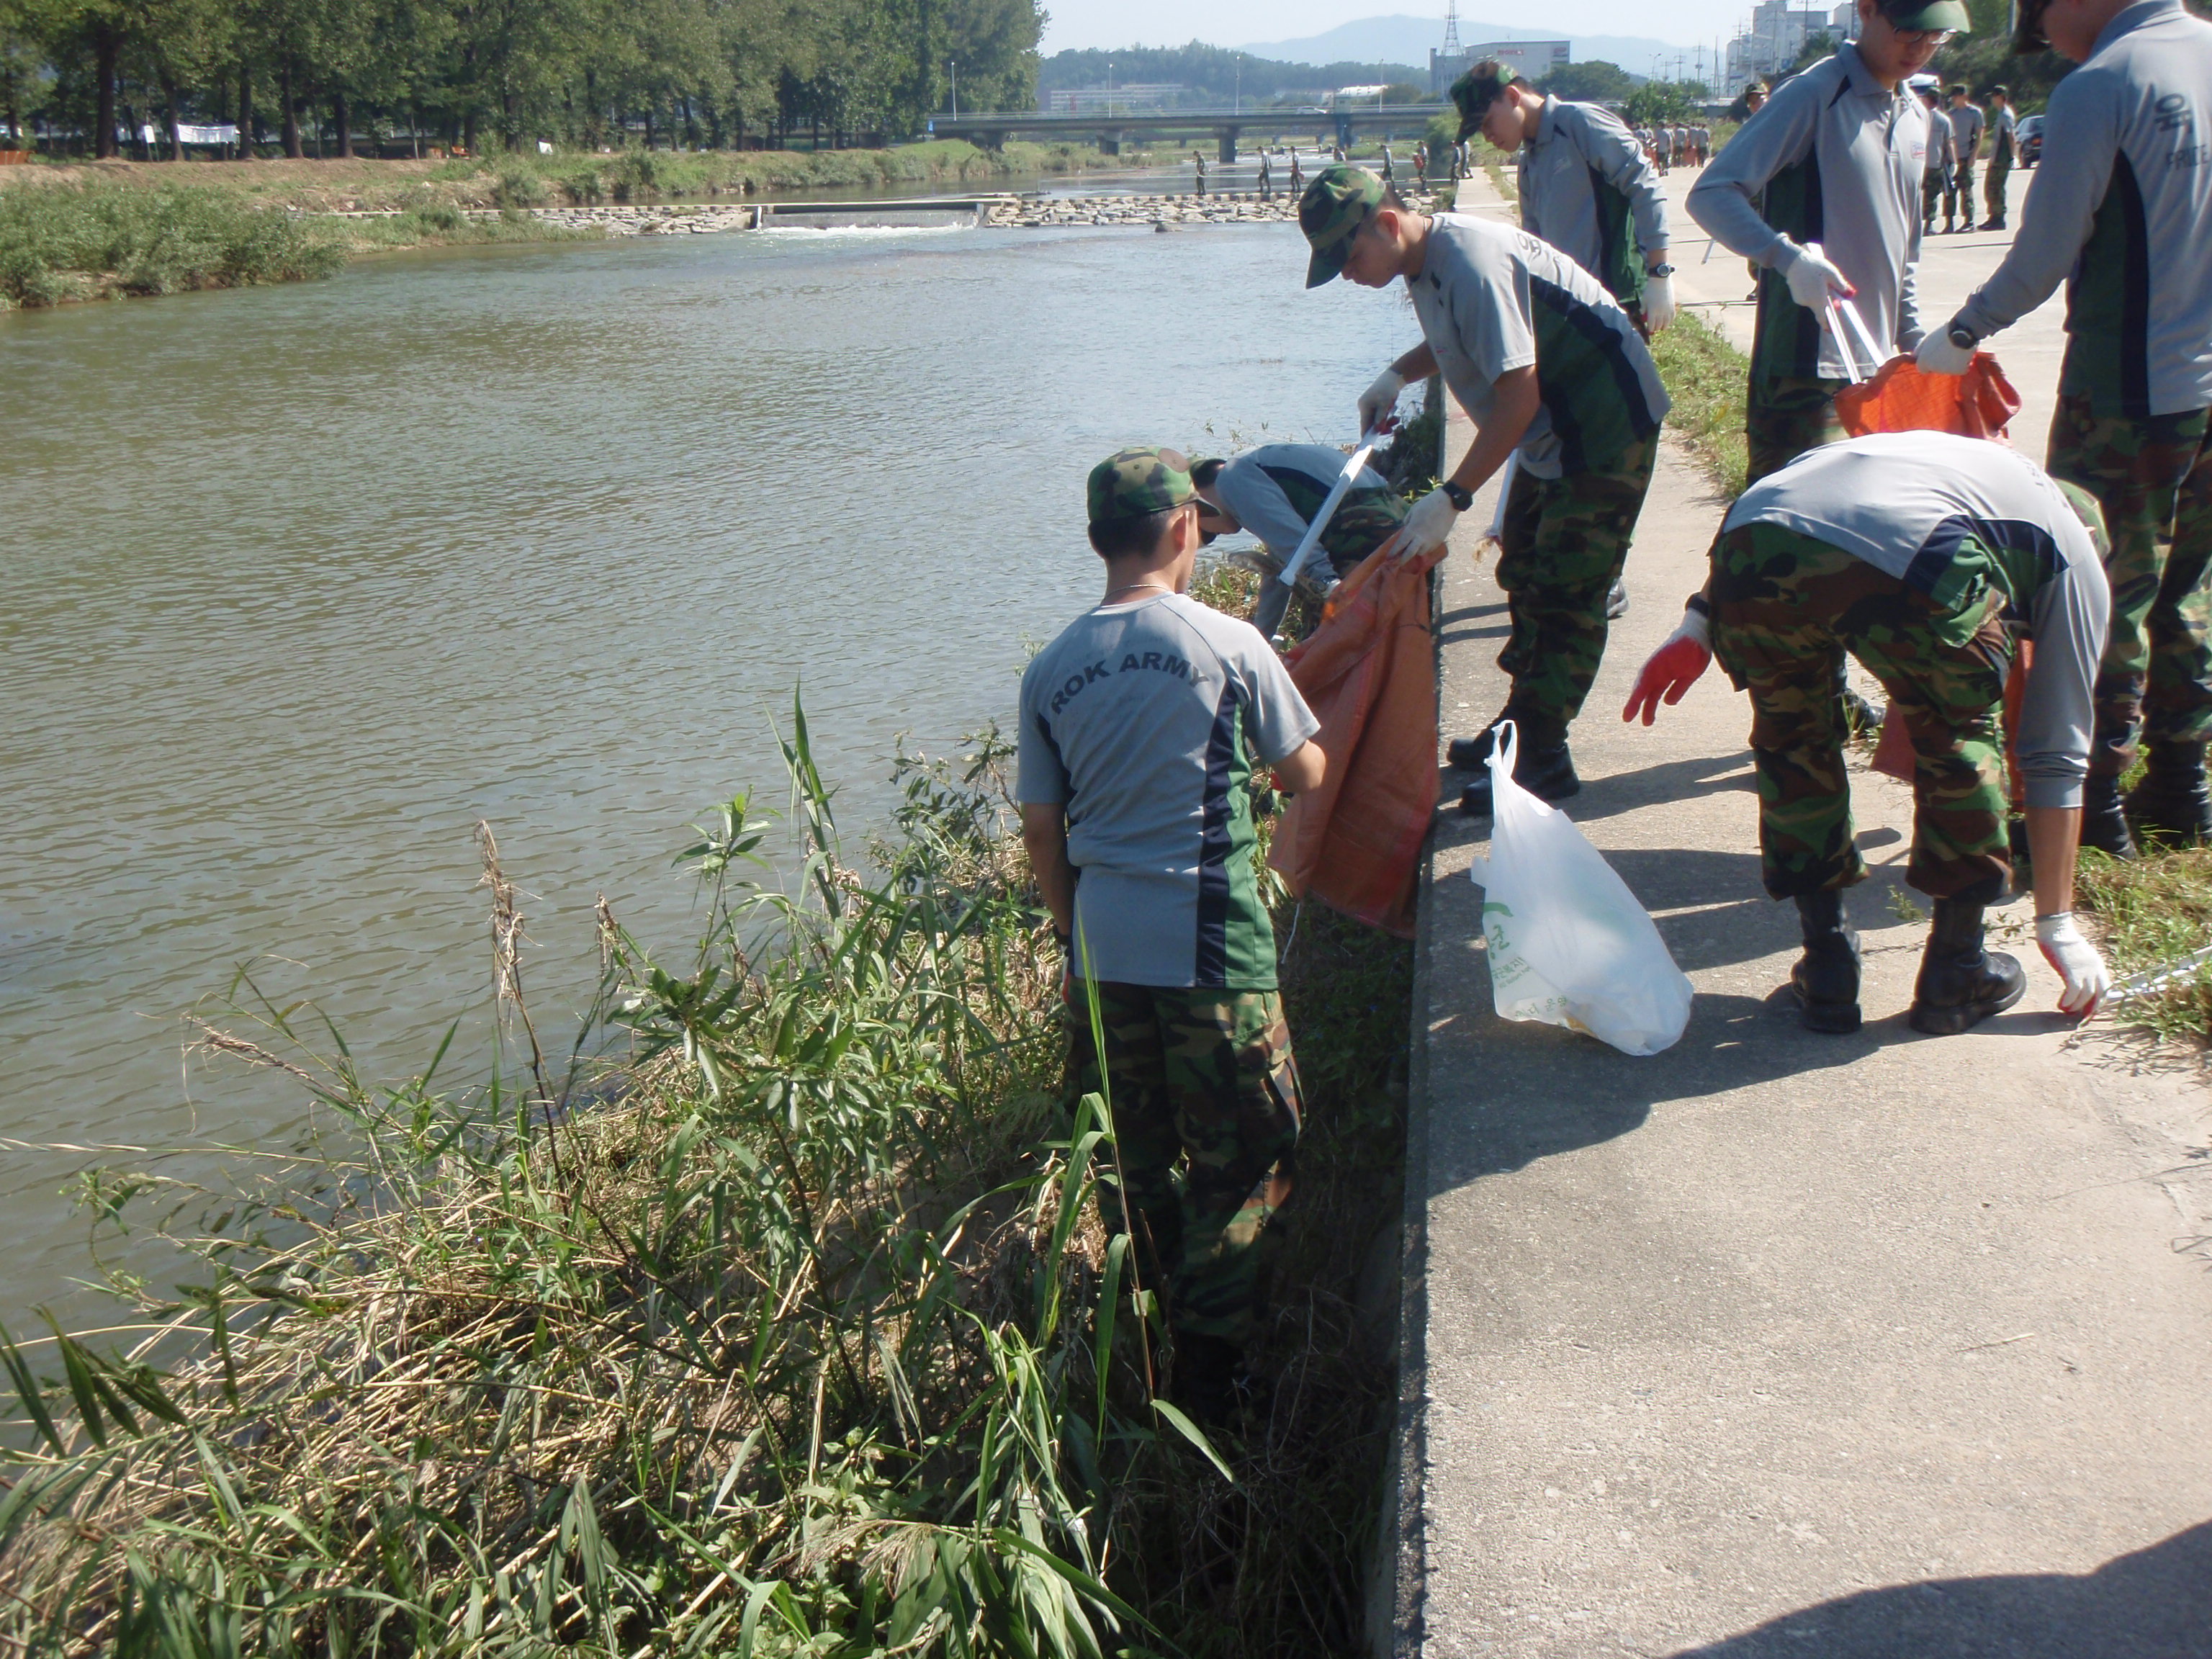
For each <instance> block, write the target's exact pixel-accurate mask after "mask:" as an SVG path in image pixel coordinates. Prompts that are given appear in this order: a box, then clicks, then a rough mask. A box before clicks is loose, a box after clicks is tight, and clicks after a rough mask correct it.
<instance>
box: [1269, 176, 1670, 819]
mask: <svg viewBox="0 0 2212 1659" xmlns="http://www.w3.org/2000/svg"><path fill="white" fill-rule="evenodd" d="M1298 223H1299V226H1300V228H1302V229H1304V232H1305V234H1306V240H1307V242H1308V244H1309V245H1310V247H1311V249H1312V257H1311V259H1310V263H1309V264H1308V266H1307V271H1306V285H1307V286H1308V287H1309V288H1311V287H1315V286H1316V285H1318V284H1320V283H1325V282H1328V281H1329V280H1330V279H1331V278H1332V277H1334V276H1340V275H1341V276H1346V277H1349V278H1350V279H1351V280H1352V281H1353V282H1355V283H1358V284H1360V285H1361V286H1362V287H1364V288H1383V287H1387V286H1388V285H1389V284H1390V283H1394V282H1398V281H1403V282H1404V283H1405V284H1406V289H1407V293H1408V294H1409V295H1411V296H1412V299H1413V313H1414V315H1415V316H1416V317H1417V318H1418V319H1419V321H1420V325H1421V333H1422V336H1423V340H1424V343H1422V344H1420V345H1419V346H1416V347H1415V348H1414V349H1413V350H1411V351H1408V352H1407V353H1406V354H1405V355H1404V356H1401V357H1400V358H1399V359H1398V360H1397V362H1395V363H1393V364H1391V366H1390V367H1389V368H1387V369H1385V370H1384V371H1383V374H1382V375H1381V377H1380V378H1379V379H1377V380H1376V382H1375V384H1374V385H1373V386H1370V387H1369V388H1368V389H1367V391H1366V392H1365V393H1364V395H1363V396H1362V397H1361V398H1360V400H1359V422H1360V426H1361V428H1362V429H1363V430H1365V429H1369V428H1374V427H1375V426H1376V425H1377V424H1378V423H1379V422H1383V421H1385V420H1387V419H1388V418H1389V416H1390V414H1391V412H1392V411H1393V410H1394V409H1395V407H1396V404H1397V401H1398V394H1399V393H1400V392H1401V391H1403V390H1404V388H1405V386H1406V383H1407V381H1408V380H1414V379H1422V378H1425V377H1426V376H1428V375H1431V374H1438V373H1441V374H1443V379H1444V383H1445V384H1446V385H1447V386H1449V387H1450V388H1451V392H1452V395H1453V396H1454V397H1455V398H1457V399H1458V401H1459V403H1460V405H1461V406H1462V408H1463V409H1465V410H1467V412H1468V414H1469V415H1470V416H1473V417H1474V421H1475V423H1476V426H1477V427H1478V428H1479V430H1478V432H1477V434H1476V436H1475V441H1474V444H1473V445H1472V446H1470V447H1469V448H1468V452H1467V453H1466V455H1465V456H1463V457H1462V459H1461V460H1460V462H1459V464H1458V465H1457V466H1455V467H1454V468H1453V469H1452V471H1451V474H1450V476H1449V477H1447V478H1445V480H1444V481H1443V483H1441V484H1439V485H1438V486H1437V488H1436V489H1434V490H1433V491H1431V493H1430V494H1429V495H1425V496H1424V497H1423V498H1422V499H1421V500H1420V501H1418V502H1416V503H1415V504H1414V506H1413V511H1412V512H1411V513H1408V514H1407V519H1406V528H1405V530H1404V532H1402V533H1401V535H1400V537H1399V538H1398V542H1397V550H1398V553H1399V555H1400V556H1402V557H1408V558H1412V557H1419V556H1423V555H1425V554H1427V553H1430V552H1432V551H1434V550H1436V549H1437V548H1438V547H1440V546H1442V545H1443V542H1444V539H1445V538H1446V537H1447V536H1449V534H1450V532H1451V527H1452V525H1453V524H1454V522H1455V521H1456V520H1457V519H1458V517H1459V515H1460V514H1461V513H1463V512H1465V511H1466V510H1467V508H1468V506H1469V505H1470V504H1471V503H1472V502H1473V501H1474V492H1475V491H1476V490H1477V489H1480V488H1481V487H1482V486H1483V485H1484V484H1485V483H1487V482H1488V481H1489V480H1490V478H1491V477H1492V474H1494V473H1495V472H1497V471H1498V469H1499V468H1500V467H1502V466H1504V464H1505V461H1506V459H1507V458H1508V457H1509V456H1512V457H1516V458H1517V460H1516V469H1515V477H1514V480H1513V484H1512V488H1511V489H1510V490H1509V491H1508V493H1507V495H1506V502H1505V526H1504V554H1503V556H1501V557H1500V559H1499V560H1498V583H1499V585H1500V586H1503V587H1504V589H1505V593H1506V599H1507V601H1508V605H1509V609H1510V612H1511V615H1512V623H1513V625H1512V636H1511V638H1510V639H1509V640H1508V641H1507V642H1506V646H1505V649H1504V651H1503V652H1501V653H1499V655H1498V665H1499V666H1500V667H1502V668H1504V670H1505V671H1506V673H1507V674H1509V675H1510V677H1511V678H1512V681H1513V689H1512V691H1511V694H1510V696H1508V697H1507V699H1506V704H1505V708H1504V711H1503V713H1501V714H1500V715H1499V716H1498V718H1499V719H1500V720H1504V719H1511V720H1514V721H1516V724H1517V727H1518V731H1519V733H1520V743H1519V744H1518V749H1517V758H1516V762H1515V763H1514V776H1515V777H1516V779H1518V780H1519V781H1521V782H1522V784H1523V785H1525V786H1526V787H1528V788H1529V789H1531V790H1533V791H1534V793H1537V794H1539V795H1541V796H1542V797H1544V798H1545V799H1547V800H1561V799H1565V798H1566V797H1567V796H1569V795H1571V794H1573V793H1575V792H1576V791H1577V790H1578V789H1579V788H1580V787H1582V786H1581V783H1580V781H1578V780H1577V777H1576V776H1575V768H1574V760H1573V757H1572V756H1571V754H1570V753H1569V751H1568V748H1567V728H1568V726H1569V724H1570V723H1571V721H1572V720H1574V718H1575V716H1576V715H1577V714H1578V713H1580V712H1581V709H1582V706H1583V698H1584V697H1586V696H1588V695H1589V688H1590V683H1591V681H1592V680H1593V679H1595V678H1596V675H1597V668H1598V661H1599V659H1600V657H1601V655H1602V654H1603V653H1604V650H1605V641H1606V631H1607V622H1606V596H1607V592H1609V591H1610V590H1611V588H1612V586H1613V583H1614V582H1615V581H1616V580H1618V579H1619V577H1620V572H1621V566H1622V563H1623V562H1624V561H1625V560H1626V557H1627V555H1628V543H1629V538H1630V537H1631V536H1632V534H1633V533H1634V532H1635V528H1636V518H1637V514H1638V512H1640V511H1641V510H1642V508H1643V505H1644V492H1645V491H1646V489H1649V488H1650V483H1651V469H1652V465H1653V463H1654V461H1655V460H1656V458H1657V455H1658V445H1659V422H1660V421H1661V420H1662V418H1663V417H1664V416H1665V415H1666V412H1667V394H1666V392H1665V391H1664V390H1663V389H1662V387H1661V386H1660V383H1659V371H1658V369H1657V368H1656V367H1655V366H1654V365H1653V363H1652V362H1651V354H1650V351H1649V350H1648V349H1646V348H1645V346H1644V340H1643V337H1641V336H1640V335H1639V334H1638V332H1637V331H1636V325H1634V324H1633V323H1632V322H1631V321H1630V320H1629V318H1628V313H1626V312H1624V311H1623V310H1621V308H1620V306H1619V305H1617V304H1615V303H1614V301H1613V296H1612V295H1610V294H1608V293H1607V292H1606V291H1605V289H1604V288H1603V287H1602V286H1601V285H1600V283H1598V281H1597V279H1596V278H1595V277H1594V276H1591V275H1590V274H1589V272H1588V271H1586V270H1583V268H1582V267H1581V266H1580V265H1577V264H1575V262H1574V261H1573V260H1571V259H1570V258H1566V257H1565V255H1564V254H1562V253H1560V252H1559V250H1558V249H1556V248H1553V247H1551V246H1547V245H1546V244H1544V243H1542V242H1540V241H1538V240H1536V239H1535V238H1534V237H1533V236H1530V235H1528V234H1527V233H1526V232H1523V231H1517V230H1513V229H1510V228H1507V227H1506V226H1504V225H1499V224H1493V223H1492V222H1490V221H1488V220H1486V219H1477V218H1474V217H1471V216H1467V215H1464V214H1455V213H1444V214H1437V215H1436V216H1433V217H1431V216H1423V215H1421V214H1417V213H1413V212H1410V211H1408V210H1407V209H1406V208H1405V206H1404V205H1403V204H1401V203H1400V202H1399V201H1398V200H1397V198H1396V197H1393V196H1390V195H1389V193H1388V192H1387V191H1385V190H1384V188H1383V184H1382V182H1381V181H1380V180H1379V179H1376V178H1375V177H1374V175H1373V174H1371V173H1363V172H1361V171H1360V170H1359V169H1358V168H1356V167H1330V168H1329V169H1328V170H1327V171H1326V172H1324V173H1321V174H1320V175H1319V176H1318V177H1316V179H1315V180H1314V182H1313V183H1312V184H1311V185H1309V186H1307V189H1306V193H1305V196H1304V199H1303V200H1302V201H1301V202H1300V203H1299V206H1298ZM1495 725H1496V722H1495V721H1493V722H1492V729H1494V728H1495ZM1489 749H1490V735H1489V732H1484V733H1483V734H1482V735H1481V736H1480V737H1478V738H1462V739H1460V740H1458V741H1455V743H1454V744H1452V745H1451V750H1450V754H1451V759H1452V763H1453V764H1454V765H1455V766H1461V767H1466V768H1468V769H1473V768H1474V767H1476V766H1479V765H1480V763H1481V761H1482V760H1483V759H1484V758H1485V757H1487V755H1488V753H1489ZM1460 804H1461V805H1462V808H1463V809H1464V810H1465V811H1468V812H1470V813H1474V814H1478V815H1483V814H1487V813H1488V812H1489V811H1490V806H1491V799H1490V779H1489V774H1488V773H1487V771H1485V772H1483V773H1482V774H1481V775H1480V776H1479V777H1478V779H1477V780H1476V781H1475V782H1474V783H1471V784H1469V785H1468V787H1467V789H1466V790H1465V792H1464V793H1462V796H1461V799H1460Z"/></svg>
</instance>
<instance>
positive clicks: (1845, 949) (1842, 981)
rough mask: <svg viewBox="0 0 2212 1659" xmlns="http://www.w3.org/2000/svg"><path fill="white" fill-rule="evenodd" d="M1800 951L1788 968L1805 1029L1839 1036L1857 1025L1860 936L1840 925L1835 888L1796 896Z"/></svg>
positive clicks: (1839, 902) (1841, 908)
mask: <svg viewBox="0 0 2212 1659" xmlns="http://www.w3.org/2000/svg"><path fill="white" fill-rule="evenodd" d="M1797 926H1798V929H1799V931H1800V932H1801V933H1802V935H1803V937H1804V940H1805V951H1804V954H1803V955H1802V956H1801V957H1798V958H1797V965H1796V967H1794V968H1792V969H1790V989H1791V990H1793V991H1795V992H1796V994H1797V1006H1798V1011H1799V1018H1802V1020H1803V1022H1804V1024H1805V1029H1806V1030H1808V1031H1825V1032H1829V1033H1832V1034H1833V1035H1835V1036H1843V1035H1844V1034H1846V1033H1848V1032H1851V1031H1856V1030H1858V1029H1859V936H1858V935H1857V933H1853V932H1852V931H1851V930H1850V928H1849V927H1845V926H1844V896H1843V894H1842V893H1841V892H1839V891H1829V892H1825V893H1801V894H1799V895H1798V896H1797Z"/></svg>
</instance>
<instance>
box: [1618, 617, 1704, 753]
mask: <svg viewBox="0 0 2212 1659" xmlns="http://www.w3.org/2000/svg"><path fill="white" fill-rule="evenodd" d="M1710 640H1711V628H1710V625H1709V624H1708V623H1706V621H1705V612H1704V611H1699V610H1695V609H1692V610H1688V611H1684V612H1683V613H1682V623H1681V626H1680V627H1679V628H1677V629H1675V630H1674V632H1673V633H1671V634H1669V635H1668V636H1667V642H1666V643H1665V644H1664V645H1662V646H1661V647H1659V648H1658V649H1657V650H1656V651H1654V652H1653V653H1651V655H1650V657H1649V658H1648V659H1646V660H1645V662H1644V671H1643V672H1642V673H1640V674H1638V676H1637V677H1636V690H1633V691H1632V692H1630V693H1629V694H1628V707H1627V708H1624V709H1622V710H1621V711H1620V718H1621V719H1623V720H1634V719H1635V718H1636V717H1637V715H1638V714H1642V715H1643V716H1644V724H1645V725H1646V726H1649V725H1650V724H1651V721H1652V718H1653V717H1654V716H1655V715H1656V714H1658V712H1659V705H1660V703H1661V702H1665V703H1666V704H1667V706H1668V708H1673V707H1674V705H1675V704H1676V703H1678V702H1681V701H1682V694H1683V693H1684V692H1685V691H1687V690H1689V689H1690V688H1691V687H1692V686H1693V685H1695V684H1697V683H1698V677H1699V675H1700V674H1703V673H1704V672H1705V669H1706V666H1707V665H1709V664H1711V661H1712V659H1713V647H1712V646H1711V643H1710Z"/></svg>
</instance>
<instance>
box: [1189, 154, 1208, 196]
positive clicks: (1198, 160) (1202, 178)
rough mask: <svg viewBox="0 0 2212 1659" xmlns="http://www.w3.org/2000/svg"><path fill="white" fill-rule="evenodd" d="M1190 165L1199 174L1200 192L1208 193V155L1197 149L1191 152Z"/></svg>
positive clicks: (1202, 193)
mask: <svg viewBox="0 0 2212 1659" xmlns="http://www.w3.org/2000/svg"><path fill="white" fill-rule="evenodd" d="M1190 165H1191V167H1192V168H1193V169H1194V171H1195V172H1196V173H1197V175H1198V193H1199V194H1200V196H1203V195H1205V194H1206V157H1205V156H1204V155H1201V154H1200V153H1199V152H1198V151H1197V150H1193V151H1191V153H1190Z"/></svg>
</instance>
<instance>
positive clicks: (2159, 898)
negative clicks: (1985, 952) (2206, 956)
mask: <svg viewBox="0 0 2212 1659" xmlns="http://www.w3.org/2000/svg"><path fill="white" fill-rule="evenodd" d="M1651 355H1652V356H1653V358H1654V359H1655V360H1656V362H1657V363H1658V365H1659V374H1660V377H1661V378H1662V380H1664V381H1665V382H1666V384H1667V391H1668V396H1669V398H1672V399H1673V402H1674V409H1673V410H1672V412H1671V413H1669V415H1668V417H1667V419H1668V425H1669V426H1670V427H1672V428H1674V430H1675V431H1676V432H1677V433H1679V434H1680V435H1681V436H1682V437H1684V438H1685V439H1686V440H1687V441H1688V442H1689V445H1690V447H1692V449H1693V450H1694V451H1696V452H1697V454H1698V456H1699V459H1700V460H1702V461H1703V462H1704V463H1705V465H1706V467H1707V468H1708V469H1709V470H1710V471H1711V473H1712V475H1713V479H1714V482H1715V483H1717V484H1718V485H1719V486H1720V488H1721V489H1722V491H1723V493H1724V495H1726V496H1727V497H1728V499H1729V500H1730V501H1733V500H1734V499H1735V497H1736V496H1737V495H1740V494H1741V493H1742V491H1743V488H1744V477H1745V471H1746V468H1747V451H1746V447H1745V442H1744V435H1743V422H1744V405H1745V401H1746V398H1747V393H1748V389H1749V374H1750V369H1751V364H1750V360H1749V359H1748V358H1747V357H1746V356H1744V354H1743V353H1742V352H1741V351H1739V350H1737V349H1735V347H1734V346H1733V345H1731V344H1729V342H1728V341H1727V340H1725V339H1723V337H1721V336H1720V334H1719V333H1718V332H1717V331H1715V330H1713V329H1712V328H1711V327H1710V326H1708V325H1706V324H1705V322H1704V321H1703V320H1701V319H1699V318H1698V317H1696V316H1695V315H1693V314H1692V313H1683V314H1682V316H1681V317H1680V319H1678V320H1677V321H1676V323H1675V324H1674V327H1672V328H1670V329H1668V331H1666V332H1665V333H1663V334H1662V335H1660V336H1659V337H1657V338H1656V339H1655V340H1653V341H1652V343H1651ZM2076 899H2077V902H2079V903H2080V905H2081V908H2083V909H2084V910H2086V911H2087V912H2089V913H2090V914H2092V915H2095V916H2096V917H2097V919H2098V921H2099V922H2100V924H2101V933H2102V940H2103V944H2104V947H2105V950H2106V955H2107V957H2109V958H2110V960H2111V962H2112V968H2113V970H2114V971H2115V972H2116V973H2118V974H2120V975H2134V974H2141V973H2144V972H2146V971H2148V970H2154V969H2164V968H2165V967H2166V965H2168V964H2169V963H2174V962H2177V961H2179V959H2180V958H2182V957H2186V956H2187V955H2188V954H2189V953H2190V952H2191V951H2196V950H2199V949H2201V948H2203V946H2204V945H2205V944H2206V943H2207V942H2208V941H2212V848H2179V849H2177V848H2166V847H2158V846H2154V847H2151V848H2147V849H2145V853H2144V856H2143V857H2142V859H2140V860H2136V862H2133V863H2130V864H2119V863H2116V862H2115V861H2113V860H2111V859H2108V858H2106V856H2105V855H2104V854H2100V853H2096V852H2085V853H2083V854H2082V855H2081V873H2080V877H2079V879H2078V882H2077V893H2076ZM2114 1018H2118V1019H2119V1020H2121V1021H2122V1022H2124V1024H2129V1025H2131V1026H2136V1027H2140V1028H2142V1029H2143V1030H2148V1031H2149V1032H2151V1033H2152V1034H2154V1036H2158V1037H2159V1038H2160V1039H2162V1040H2165V1041H2169V1042H2185V1043H2188V1044H2191V1045H2196V1046H2202V1045H2203V1044H2204V1043H2206V1042H2208V1040H2212V965H2208V966H2207V967H2205V968H2204V969H2202V970H2200V971H2198V972H2196V973H2193V974H2191V975H2185V976H2184V977H2182V978H2181V979H2179V980H2178V981H2176V982H2175V983H2173V984H2172V985H2170V986H2167V987H2163V988H2161V989H2160V990H2158V991H2156V992H2154V993H2153V994H2150V995H2148V996H2143V997H2139V998H2136V999H2132V1000H2130V1001H2128V1002H2127V1003H2125V1004H2123V1005H2121V1006H2120V1007H2119V1008H2118V1010H2117V1012H2116V1013H2115V1015H2114Z"/></svg>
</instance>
